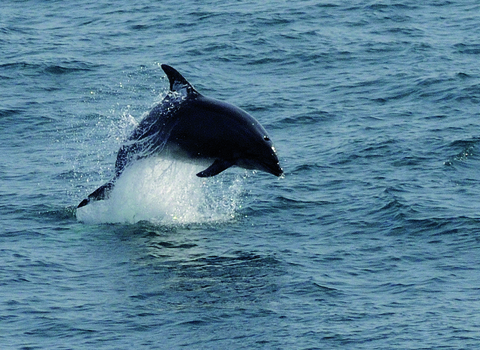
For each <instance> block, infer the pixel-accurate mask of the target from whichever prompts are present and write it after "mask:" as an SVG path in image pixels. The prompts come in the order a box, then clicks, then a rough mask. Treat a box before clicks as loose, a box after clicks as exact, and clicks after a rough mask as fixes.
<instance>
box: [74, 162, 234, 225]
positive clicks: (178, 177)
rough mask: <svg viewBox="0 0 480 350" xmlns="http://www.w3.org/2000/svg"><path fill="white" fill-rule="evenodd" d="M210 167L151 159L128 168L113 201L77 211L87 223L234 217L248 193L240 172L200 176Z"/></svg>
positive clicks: (204, 221)
mask: <svg viewBox="0 0 480 350" xmlns="http://www.w3.org/2000/svg"><path fill="white" fill-rule="evenodd" d="M204 168H205V167H202V166H199V165H195V164H189V163H183V162H180V161H176V160H169V159H159V158H147V159H144V160H142V161H138V162H135V163H134V164H133V165H132V166H130V167H128V168H126V169H125V171H124V172H123V174H122V175H121V176H120V178H119V179H118V180H117V181H116V184H115V187H114V189H113V191H112V192H111V194H110V198H109V199H108V200H102V201H93V202H91V203H89V204H88V205H86V206H84V207H82V208H79V209H78V210H77V219H78V220H79V221H82V222H85V223H92V224H97V223H136V222H138V221H144V220H146V221H150V222H152V223H155V224H177V223H178V224H188V223H206V222H219V221H220V222H222V221H228V220H232V219H233V218H234V216H235V210H236V209H237V207H238V206H239V201H240V197H241V196H240V195H241V192H242V179H241V178H240V177H236V178H232V177H229V178H228V179H226V178H225V176H216V177H212V178H199V177H197V176H196V175H195V174H196V173H197V172H199V171H201V170H203V169H204Z"/></svg>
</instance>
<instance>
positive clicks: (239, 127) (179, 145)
mask: <svg viewBox="0 0 480 350" xmlns="http://www.w3.org/2000/svg"><path fill="white" fill-rule="evenodd" d="M162 69H163V70H164V71H165V73H166V74H167V77H168V80H169V83H170V91H169V92H168V94H167V95H166V96H165V98H164V99H163V101H162V102H161V103H160V104H158V105H157V106H155V107H154V108H153V109H152V110H151V111H150V113H149V114H148V115H147V116H146V117H145V118H144V119H143V120H142V121H141V122H140V123H139V124H138V126H137V127H136V128H135V130H133V132H132V134H131V135H130V137H129V138H128V139H127V140H126V142H125V143H124V144H123V145H122V146H121V147H120V150H119V151H118V154H117V160H116V162H115V176H114V177H113V179H112V180H111V181H109V182H107V183H106V184H104V185H103V186H101V187H99V188H98V189H96V190H95V191H94V192H92V193H91V194H90V195H89V196H88V198H87V199H84V200H83V201H82V202H81V203H80V204H79V205H78V208H81V207H83V206H85V205H87V204H88V203H89V202H90V201H92V200H102V199H107V198H108V196H109V194H110V192H111V191H112V189H113V187H114V185H115V181H116V179H118V177H119V176H120V175H121V174H122V172H123V170H124V169H125V167H126V166H128V165H129V164H131V163H132V162H134V161H135V160H138V159H142V158H146V157H150V156H160V157H163V158H172V159H179V160H184V161H187V162H195V163H202V164H205V165H209V166H208V167H207V168H206V169H205V170H203V171H201V172H199V173H198V174H197V176H199V177H210V176H215V175H217V174H219V173H221V172H222V171H224V170H226V169H228V168H230V167H231V166H234V165H236V166H238V167H241V168H245V169H257V170H261V171H265V172H267V173H270V174H273V175H275V176H280V175H282V174H283V170H282V168H281V167H280V164H279V161H278V158H277V154H276V150H275V147H274V146H273V143H272V141H271V140H270V137H269V136H268V134H267V132H266V131H265V129H264V128H263V127H262V126H261V125H260V123H259V122H258V121H257V120H256V119H255V118H253V117H252V116H251V115H250V114H248V113H247V112H245V111H244V110H242V109H240V108H238V107H236V106H233V105H231V104H229V103H226V102H222V101H218V100H215V99H213V98H209V97H205V96H203V95H202V94H200V93H199V92H198V91H197V90H195V89H194V87H193V86H192V85H191V84H190V83H189V82H188V81H187V80H186V79H185V78H184V77H183V76H182V75H181V74H180V73H178V72H177V71H176V70H175V69H174V68H172V67H170V66H168V65H166V64H163V65H162Z"/></svg>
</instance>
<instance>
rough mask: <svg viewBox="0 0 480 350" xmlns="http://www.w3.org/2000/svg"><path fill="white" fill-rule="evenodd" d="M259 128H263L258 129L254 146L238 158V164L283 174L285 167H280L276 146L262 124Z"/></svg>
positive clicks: (274, 173) (276, 174)
mask: <svg viewBox="0 0 480 350" xmlns="http://www.w3.org/2000/svg"><path fill="white" fill-rule="evenodd" d="M259 126H260V125H259ZM258 129H261V130H257V133H255V134H256V135H255V136H256V137H255V141H254V142H252V143H251V144H250V145H251V146H252V147H249V148H248V150H247V151H246V152H244V153H243V154H242V156H241V157H239V158H238V160H237V161H236V165H237V166H239V167H241V168H245V169H254V170H260V171H264V172H267V173H269V174H272V175H275V176H281V175H282V174H283V169H282V168H281V167H280V162H279V161H278V156H277V151H276V149H275V146H274V145H273V142H272V141H271V140H270V137H269V136H268V134H267V133H266V132H265V130H264V129H263V128H262V127H261V126H260V128H258Z"/></svg>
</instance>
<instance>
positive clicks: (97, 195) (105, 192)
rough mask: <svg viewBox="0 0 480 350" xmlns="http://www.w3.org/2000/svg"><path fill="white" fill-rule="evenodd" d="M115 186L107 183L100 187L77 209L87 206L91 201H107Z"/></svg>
mask: <svg viewBox="0 0 480 350" xmlns="http://www.w3.org/2000/svg"><path fill="white" fill-rule="evenodd" d="M113 186H114V183H113V182H107V183H106V184H104V185H102V186H100V187H99V188H97V189H96V190H95V191H93V192H92V193H90V194H89V195H88V198H86V199H84V200H83V201H81V202H80V204H79V205H78V207H77V208H81V207H84V206H86V205H87V204H88V203H90V201H92V200H95V201H101V200H103V199H107V198H108V197H109V196H110V192H111V191H112V189H113Z"/></svg>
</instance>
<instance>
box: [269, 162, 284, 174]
mask: <svg viewBox="0 0 480 350" xmlns="http://www.w3.org/2000/svg"><path fill="white" fill-rule="evenodd" d="M266 171H267V173H270V174H272V175H275V176H282V175H283V169H282V168H281V167H280V163H276V164H274V165H270V166H268V165H267V167H266Z"/></svg>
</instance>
